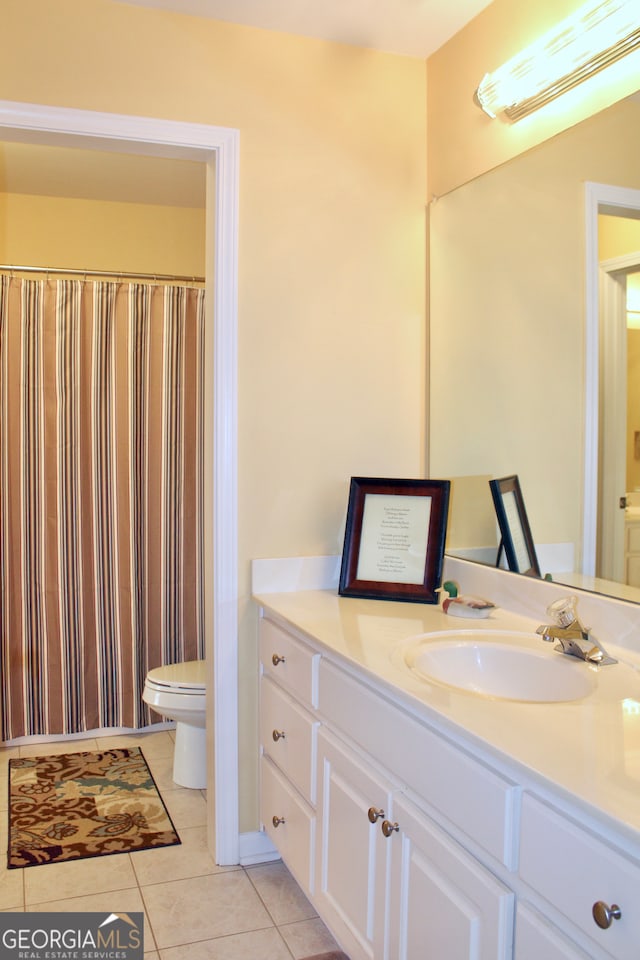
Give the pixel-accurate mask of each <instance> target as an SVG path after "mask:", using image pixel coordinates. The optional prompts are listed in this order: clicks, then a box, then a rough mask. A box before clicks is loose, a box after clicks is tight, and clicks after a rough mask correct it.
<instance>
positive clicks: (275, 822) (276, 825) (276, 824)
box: [271, 817, 284, 829]
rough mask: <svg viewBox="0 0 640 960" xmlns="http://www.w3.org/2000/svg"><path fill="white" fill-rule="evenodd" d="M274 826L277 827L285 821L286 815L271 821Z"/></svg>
mask: <svg viewBox="0 0 640 960" xmlns="http://www.w3.org/2000/svg"><path fill="white" fill-rule="evenodd" d="M271 823H272V824H273V825H274V827H275V828H276V829H277V828H278V827H279V826H280V824H281V823H284V817H274V818H273V819H272V821H271Z"/></svg>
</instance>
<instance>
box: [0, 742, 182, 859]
mask: <svg viewBox="0 0 640 960" xmlns="http://www.w3.org/2000/svg"><path fill="white" fill-rule="evenodd" d="M176 843H180V838H179V836H178V834H177V833H176V830H175V828H174V826H173V823H172V822H171V818H170V817H169V814H168V813H167V810H166V808H165V806H164V804H163V802H162V799H161V797H160V794H159V793H158V789H157V787H156V785H155V783H154V780H153V777H152V776H151V773H150V772H149V768H148V767H147V763H146V761H145V759H144V757H143V755H142V752H141V750H140V749H139V748H138V747H135V748H132V749H117V750H105V751H103V752H100V753H66V754H62V755H60V756H51V757H25V758H24V759H12V760H10V761H9V860H8V867H9V869H12V868H16V867H33V866H36V865H38V864H41V863H62V862H64V861H68V860H79V859H82V858H84V857H102V856H105V855H106V854H109V853H131V852H133V851H135V850H148V849H150V848H151V847H167V846H171V845H172V844H176Z"/></svg>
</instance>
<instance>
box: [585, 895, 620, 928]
mask: <svg viewBox="0 0 640 960" xmlns="http://www.w3.org/2000/svg"><path fill="white" fill-rule="evenodd" d="M591 912H592V913H593V919H594V920H595V922H596V923H597V924H598V926H599V927H602V929H603V930H606V929H607V928H608V927H610V926H611V923H612V921H613V920H619V919H620V917H621V916H622V910H621V909H620V907H619V906H618V904H617V903H612V904H611V906H609V905H608V904H607V903H605V902H604V901H603V900H598V902H597V903H594V905H593V910H592V911H591Z"/></svg>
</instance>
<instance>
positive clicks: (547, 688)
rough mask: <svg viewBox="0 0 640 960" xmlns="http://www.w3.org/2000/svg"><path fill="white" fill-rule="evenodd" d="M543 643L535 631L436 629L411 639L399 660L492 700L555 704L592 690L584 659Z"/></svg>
mask: <svg viewBox="0 0 640 960" xmlns="http://www.w3.org/2000/svg"><path fill="white" fill-rule="evenodd" d="M536 644H539V645H540V648H539V649H537V647H536ZM543 644H544V641H543V640H542V638H541V637H537V636H536V635H535V634H533V635H530V634H526V633H517V632H508V631H490V630H482V631H480V630H461V631H452V632H451V633H447V632H441V633H437V634H430V635H429V634H427V635H426V636H423V637H417V638H415V639H414V640H413V641H412V642H411V643H410V644H409V645H408V646H407V647H406V648H405V649H404V651H403V659H404V662H405V664H406V665H407V666H408V667H409V669H410V670H411V671H412V672H413V673H414V674H416V675H417V676H419V677H420V678H422V679H423V680H428V681H430V682H435V683H439V684H445V685H446V686H449V687H455V688H457V689H458V690H464V691H466V692H467V693H473V694H476V695H477V696H481V697H488V698H492V699H500V700H520V701H526V702H529V703H536V702H537V703H553V702H555V703H559V702H567V701H570V700H579V699H581V698H582V697H585V696H587V694H589V693H591V692H592V691H593V690H594V689H595V685H596V680H595V674H594V671H593V670H592V669H591V668H590V667H589V665H588V664H586V663H585V662H584V661H582V660H578V659H576V658H574V657H568V656H565V655H564V654H561V653H557V652H555V651H554V650H553V649H545V646H543Z"/></svg>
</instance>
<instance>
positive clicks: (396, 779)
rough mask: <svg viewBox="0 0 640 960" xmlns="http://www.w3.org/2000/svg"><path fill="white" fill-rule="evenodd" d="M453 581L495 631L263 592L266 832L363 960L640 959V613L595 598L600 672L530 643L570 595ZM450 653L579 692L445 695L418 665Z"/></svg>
mask: <svg viewBox="0 0 640 960" xmlns="http://www.w3.org/2000/svg"><path fill="white" fill-rule="evenodd" d="M447 564H448V567H447V568H446V569H445V574H446V576H447V577H449V578H452V579H456V580H458V582H459V583H460V585H461V587H462V589H463V590H464V592H473V593H482V594H483V595H485V596H488V597H490V599H492V600H494V601H496V602H497V603H498V604H499V609H497V610H496V611H495V612H494V613H493V615H492V616H491V618H489V619H487V620H482V621H469V620H454V618H452V617H450V616H446V615H445V614H444V613H443V612H442V611H441V610H440V609H439V608H437V607H434V606H430V605H423V604H412V603H388V602H380V601H371V600H356V599H350V598H341V597H339V596H338V595H337V590H336V589H335V588H331V589H306V590H291V591H289V590H285V591H280V592H268V591H264V592H263V591H262V590H260V589H259V588H258V589H256V600H257V602H258V604H259V606H260V611H261V617H260V637H259V642H260V661H261V677H260V732H261V761H260V763H261V801H260V809H261V820H262V824H263V827H264V830H265V831H266V832H267V834H268V835H269V837H270V839H271V841H272V843H273V845H274V847H275V848H276V850H277V851H278V852H279V854H280V855H281V856H282V858H283V860H284V861H285V863H286V864H287V865H288V867H289V868H290V870H291V872H292V873H293V874H294V876H295V877H296V879H297V881H298V882H299V883H300V885H301V886H302V888H303V890H304V891H305V893H306V894H307V895H308V897H309V898H310V900H311V901H312V902H313V904H314V905H315V907H316V909H317V911H318V913H319V915H320V916H321V917H322V919H323V920H324V922H325V923H326V924H327V926H328V927H329V928H330V930H331V931H332V932H333V934H334V936H335V937H336V939H337V940H338V942H339V943H340V944H341V946H342V948H343V949H344V950H345V951H346V953H347V954H348V955H349V956H350V958H351V960H364V958H372V960H382V958H389V960H395V958H402V960H418V958H419V960H422V958H425V960H430V958H433V960H442V958H445V957H446V958H447V960H468V958H475V960H506V958H515V960H561V958H562V960H578V958H582V960H585V958H601V960H604V958H611V957H613V958H617V960H631V958H634V960H637V957H638V955H639V950H640V673H638V670H637V666H638V665H640V657H639V656H638V654H637V653H636V651H635V650H634V643H635V642H636V640H635V638H636V637H639V638H640V632H639V628H638V626H637V621H638V619H639V613H640V611H638V608H637V607H634V606H633V605H632V604H626V603H622V602H620V601H611V600H607V599H605V598H601V597H594V596H593V595H589V594H584V595H583V596H581V597H580V601H579V603H580V604H581V605H582V610H581V613H582V614H583V619H585V620H586V622H590V621H594V622H596V623H598V625H599V626H600V627H602V629H600V630H599V633H598V636H599V639H600V640H601V641H602V642H603V643H604V644H605V645H606V646H607V647H608V648H609V647H610V648H611V650H610V651H609V652H611V653H613V654H614V655H615V656H617V657H618V658H619V660H620V663H619V664H615V665H611V666H606V667H593V666H589V665H588V664H587V663H584V662H582V661H578V660H575V659H574V658H570V657H566V656H564V655H562V654H560V653H556V652H555V651H554V650H553V649H552V646H551V645H550V644H545V643H543V641H542V639H541V638H537V637H536V636H535V634H533V631H535V628H536V627H537V626H538V625H539V624H541V623H543V622H544V621H545V609H546V606H547V605H548V603H549V602H551V601H552V600H555V599H557V598H558V597H560V596H563V595H566V594H567V593H568V592H569V591H568V590H567V588H566V587H564V588H563V587H560V586H558V585H555V584H546V583H543V582H541V581H535V582H534V581H531V582H528V581H525V582H524V583H523V578H520V577H516V576H515V575H513V574H509V573H505V572H502V571H495V570H491V569H490V568H481V567H478V566H477V565H474V564H468V563H466V562H465V561H447ZM573 592H576V593H578V591H573ZM607 627H608V629H607ZM594 632H595V631H594ZM454 634H455V635H456V636H455V637H454ZM423 635H427V636H426V637H424V639H422V638H423ZM416 638H417V639H416ZM443 638H445V639H446V640H447V641H449V640H452V641H453V640H456V638H457V640H460V639H462V640H463V641H465V642H467V643H471V642H473V643H477V644H480V645H481V644H482V643H486V644H494V645H495V646H496V652H497V655H498V662H499V660H500V656H499V655H500V651H501V649H502V647H501V646H500V645H501V644H502V645H504V647H505V648H507V647H509V648H510V647H512V646H514V645H515V646H520V645H521V646H522V649H523V651H525V653H526V652H527V651H528V653H527V655H528V656H529V655H530V656H531V657H532V658H535V657H537V656H538V648H537V647H536V644H539V654H540V656H541V657H542V658H544V659H545V663H544V664H543V667H544V669H545V670H546V669H548V668H551V669H553V667H556V666H557V668H558V670H559V671H560V672H562V671H565V672H566V675H567V678H568V679H569V680H571V679H572V678H573V676H574V674H576V672H577V676H578V686H577V687H575V688H574V687H572V686H571V683H570V682H569V683H568V684H567V685H565V682H564V679H563V680H562V681H559V682H558V687H557V692H556V693H553V694H552V696H553V697H560V699H554V700H552V701H551V702H540V701H539V700H537V699H533V698H535V697H536V696H537V693H536V688H535V683H536V682H537V681H535V682H534V679H531V683H532V684H533V686H530V685H529V686H528V685H527V684H528V683H529V680H527V681H526V682H525V681H523V680H522V675H523V674H525V675H528V676H529V677H530V678H533V674H534V673H535V670H533V669H530V668H529V667H528V666H527V663H528V661H527V659H526V656H525V658H524V659H523V660H522V662H521V663H518V662H517V661H516V664H515V667H510V666H508V667H505V670H506V671H507V674H508V671H509V670H513V676H514V685H515V689H516V692H518V696H522V697H524V698H525V699H508V697H506V696H503V695H501V696H499V697H497V698H494V697H491V696H487V695H479V694H477V693H473V692H470V690H469V689H460V688H458V687H457V686H454V685H452V684H451V683H446V682H443V681H441V680H435V681H434V680H433V679H432V678H431V677H430V676H429V675H428V674H420V671H419V670H417V669H416V667H415V663H416V662H420V660H419V658H418V660H417V661H416V658H415V656H413V657H412V656H410V655H409V654H410V653H411V651H413V653H414V654H415V651H416V649H418V650H421V649H422V646H421V645H422V644H425V643H426V644H428V643H438V642H439V643H442V641H443ZM616 640H618V641H619V642H618V643H616ZM637 642H638V643H639V649H640V640H638V641H637ZM505 652H506V651H505ZM547 661H548V666H547ZM530 662H531V664H533V663H534V661H533V659H532V660H531V661H530ZM410 664H412V665H413V666H411V665H410ZM498 669H499V668H498ZM583 675H588V677H589V679H588V682H586V684H583ZM519 676H520V679H519ZM563 677H564V675H563ZM518 684H520V685H518ZM567 698H568V699H567Z"/></svg>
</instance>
